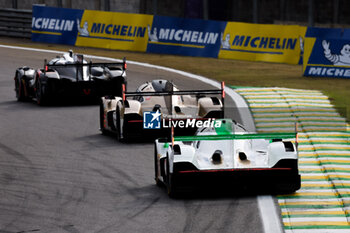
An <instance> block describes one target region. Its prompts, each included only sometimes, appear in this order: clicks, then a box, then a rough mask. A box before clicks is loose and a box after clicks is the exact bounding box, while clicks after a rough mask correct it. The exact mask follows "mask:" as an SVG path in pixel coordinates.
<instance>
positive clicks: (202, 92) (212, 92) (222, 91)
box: [122, 82, 225, 112]
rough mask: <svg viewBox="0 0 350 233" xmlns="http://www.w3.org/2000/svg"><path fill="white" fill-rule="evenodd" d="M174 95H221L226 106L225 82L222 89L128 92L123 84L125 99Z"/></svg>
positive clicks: (223, 105)
mask: <svg viewBox="0 0 350 233" xmlns="http://www.w3.org/2000/svg"><path fill="white" fill-rule="evenodd" d="M172 95H221V103H222V111H223V112H224V108H225V82H221V89H215V90H183V91H160V92H126V91H125V85H124V84H123V93H122V97H123V101H125V100H126V98H127V97H131V96H172Z"/></svg>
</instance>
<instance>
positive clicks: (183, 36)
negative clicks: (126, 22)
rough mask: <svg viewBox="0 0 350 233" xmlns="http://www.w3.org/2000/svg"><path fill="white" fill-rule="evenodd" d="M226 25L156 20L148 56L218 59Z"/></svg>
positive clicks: (196, 21)
mask: <svg viewBox="0 0 350 233" xmlns="http://www.w3.org/2000/svg"><path fill="white" fill-rule="evenodd" d="M225 26H226V22H220V21H212V20H199V19H184V18H172V17H164V16H154V20H153V26H152V29H151V30H148V33H149V36H148V38H149V41H148V46H147V52H150V53H167V54H176V55H187V56H201V57H218V52H219V49H220V34H221V32H222V31H223V30H224V29H225Z"/></svg>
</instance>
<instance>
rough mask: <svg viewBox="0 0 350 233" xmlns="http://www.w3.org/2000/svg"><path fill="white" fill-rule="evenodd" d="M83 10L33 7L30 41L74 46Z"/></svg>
mask: <svg viewBox="0 0 350 233" xmlns="http://www.w3.org/2000/svg"><path fill="white" fill-rule="evenodd" d="M83 13H84V10H77V9H66V8H56V7H43V6H35V5H34V6H33V18H32V41H37V42H47V43H57V44H69V45H74V44H75V41H76V38H77V32H78V25H80V20H81V18H82V15H83Z"/></svg>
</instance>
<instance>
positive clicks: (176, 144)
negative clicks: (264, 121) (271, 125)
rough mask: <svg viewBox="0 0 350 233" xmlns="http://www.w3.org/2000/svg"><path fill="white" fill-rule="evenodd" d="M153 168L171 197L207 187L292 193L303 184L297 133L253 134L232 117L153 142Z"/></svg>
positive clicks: (211, 188)
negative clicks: (195, 130) (187, 134)
mask: <svg viewBox="0 0 350 233" xmlns="http://www.w3.org/2000/svg"><path fill="white" fill-rule="evenodd" d="M293 141H295V143H294V142H293ZM154 164H155V181H156V183H157V185H159V186H160V185H162V186H164V185H165V186H166V188H167V191H168V194H169V196H171V197H176V195H179V193H185V192H186V191H187V192H188V191H196V190H202V189H203V188H204V189H206V190H223V191H228V190H229V191H230V192H231V191H233V192H235V191H237V192H239V191H241V190H243V189H245V190H253V191H258V192H259V191H263V192H271V191H272V192H277V193H279V192H280V193H290V192H294V191H296V190H298V189H299V188H300V185H301V181H300V175H299V171H298V151H297V140H296V133H295V132H292V133H273V134H266V133H264V134H257V133H249V132H247V131H246V130H245V129H244V127H243V126H242V125H240V124H238V123H235V122H234V121H233V120H231V119H219V120H215V122H214V124H212V125H210V126H209V127H202V128H200V129H198V131H197V132H196V134H195V135H194V136H177V137H172V140H169V138H164V139H157V140H155V150H154ZM184 191H185V192H184Z"/></svg>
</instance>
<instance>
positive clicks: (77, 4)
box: [0, 0, 141, 13]
mask: <svg viewBox="0 0 350 233" xmlns="http://www.w3.org/2000/svg"><path fill="white" fill-rule="evenodd" d="M14 2H16V1H14V0H0V8H13V3H14ZM105 2H106V1H105V0H17V8H18V9H32V5H33V4H45V5H46V6H52V7H65V8H74V9H87V10H108V6H106V5H105ZM107 2H108V1H107ZM140 2H141V0H109V9H110V11H117V12H126V13H140Z"/></svg>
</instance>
